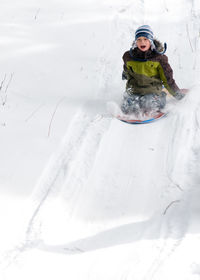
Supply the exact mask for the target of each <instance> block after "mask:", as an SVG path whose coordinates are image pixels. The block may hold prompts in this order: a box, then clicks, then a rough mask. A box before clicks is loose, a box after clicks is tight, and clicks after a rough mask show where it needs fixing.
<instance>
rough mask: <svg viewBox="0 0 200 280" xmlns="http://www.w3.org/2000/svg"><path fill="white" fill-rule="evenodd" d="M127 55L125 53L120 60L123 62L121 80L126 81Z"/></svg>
mask: <svg viewBox="0 0 200 280" xmlns="http://www.w3.org/2000/svg"><path fill="white" fill-rule="evenodd" d="M127 54H128V52H125V53H124V55H123V57H122V59H123V62H124V65H123V71H122V80H128V72H127V70H128V69H127V66H126V61H127Z"/></svg>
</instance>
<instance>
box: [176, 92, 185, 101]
mask: <svg viewBox="0 0 200 280" xmlns="http://www.w3.org/2000/svg"><path fill="white" fill-rule="evenodd" d="M174 97H175V98H176V99H177V100H181V99H183V98H184V97H185V94H184V93H182V92H181V91H177V92H176V94H175V95H174Z"/></svg>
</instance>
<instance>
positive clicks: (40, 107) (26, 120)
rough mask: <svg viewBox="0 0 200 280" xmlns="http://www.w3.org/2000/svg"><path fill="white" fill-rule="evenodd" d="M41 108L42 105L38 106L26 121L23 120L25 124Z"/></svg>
mask: <svg viewBox="0 0 200 280" xmlns="http://www.w3.org/2000/svg"><path fill="white" fill-rule="evenodd" d="M42 106H43V104H40V106H38V107H37V108H36V109H35V110H34V111H33V112H32V113H31V114H30V115H29V116H28V117H27V118H26V119H25V122H27V121H28V120H30V119H31V118H32V117H33V116H34V115H35V113H36V112H37V111H38V110H39V109H40V108H41V107H42Z"/></svg>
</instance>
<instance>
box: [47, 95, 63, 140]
mask: <svg viewBox="0 0 200 280" xmlns="http://www.w3.org/2000/svg"><path fill="white" fill-rule="evenodd" d="M64 99H65V97H63V98H61V99H60V101H59V102H58V103H57V105H56V107H55V110H54V112H53V114H52V116H51V120H50V123H49V129H48V137H49V136H50V133H51V125H52V122H53V118H54V116H55V114H56V111H57V109H58V107H59V105H60V103H61V102H62V101H63V100H64Z"/></svg>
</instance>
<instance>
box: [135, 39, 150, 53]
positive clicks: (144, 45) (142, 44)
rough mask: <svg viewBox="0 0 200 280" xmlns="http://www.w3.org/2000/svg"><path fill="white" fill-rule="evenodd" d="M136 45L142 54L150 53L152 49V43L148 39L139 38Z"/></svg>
mask: <svg viewBox="0 0 200 280" xmlns="http://www.w3.org/2000/svg"><path fill="white" fill-rule="evenodd" d="M136 44H137V47H138V49H140V50H141V51H142V52H146V51H148V50H149V49H150V47H151V43H150V41H149V39H147V38H146V37H139V38H138V39H137V41H136Z"/></svg>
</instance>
